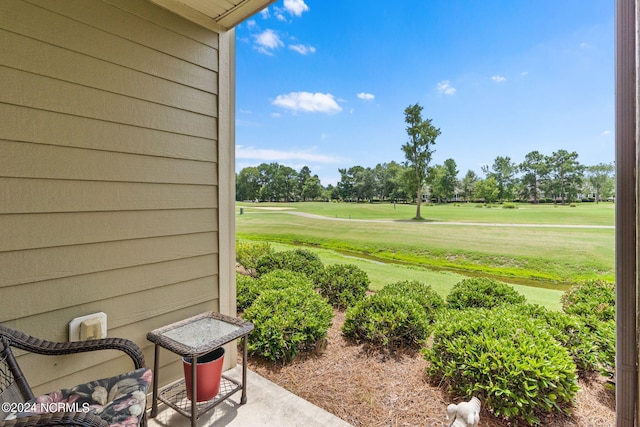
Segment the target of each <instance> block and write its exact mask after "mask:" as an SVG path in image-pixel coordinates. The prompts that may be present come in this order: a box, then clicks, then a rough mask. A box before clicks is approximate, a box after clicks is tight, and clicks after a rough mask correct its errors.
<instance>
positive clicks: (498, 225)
mask: <svg viewBox="0 0 640 427" xmlns="http://www.w3.org/2000/svg"><path fill="white" fill-rule="evenodd" d="M257 209H260V208H257ZM270 211H271V212H278V213H286V214H289V215H296V216H302V217H305V218H313V219H319V220H326V221H357V222H409V223H412V224H424V225H425V226H428V225H460V226H474V227H523V228H586V229H589V228H592V229H594V228H595V229H598V228H599V229H608V230H614V229H615V226H614V225H577V224H498V223H490V222H454V221H452V222H446V221H422V222H417V221H412V220H393V219H351V218H334V217H330V216H322V215H316V214H310V213H306V212H297V211H292V210H288V209H282V210H280V209H278V210H276V209H273V210H270ZM245 213H247V212H245ZM255 213H257V212H255ZM265 213H266V212H265Z"/></svg>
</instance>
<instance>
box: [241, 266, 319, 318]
mask: <svg viewBox="0 0 640 427" xmlns="http://www.w3.org/2000/svg"><path fill="white" fill-rule="evenodd" d="M236 277H237V276H236ZM245 277H248V276H245ZM236 287H237V294H238V296H237V300H238V302H237V305H238V309H241V310H246V309H247V308H248V307H249V306H251V304H253V302H254V301H255V300H256V298H258V296H260V294H261V293H262V292H264V291H265V290H270V289H285V288H291V287H296V288H304V289H308V290H313V282H312V281H311V279H309V278H307V277H306V276H305V275H303V274H301V273H296V272H295V271H288V270H273V271H270V272H269V273H267V274H264V275H262V276H260V277H259V278H258V279H254V278H250V280H246V279H241V283H238V282H236Z"/></svg>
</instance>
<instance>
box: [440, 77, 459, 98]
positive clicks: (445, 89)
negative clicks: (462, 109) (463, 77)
mask: <svg viewBox="0 0 640 427" xmlns="http://www.w3.org/2000/svg"><path fill="white" fill-rule="evenodd" d="M438 93H444V94H445V95H455V94H456V88H455V87H453V86H451V83H450V82H449V80H443V81H441V82H440V83H438Z"/></svg>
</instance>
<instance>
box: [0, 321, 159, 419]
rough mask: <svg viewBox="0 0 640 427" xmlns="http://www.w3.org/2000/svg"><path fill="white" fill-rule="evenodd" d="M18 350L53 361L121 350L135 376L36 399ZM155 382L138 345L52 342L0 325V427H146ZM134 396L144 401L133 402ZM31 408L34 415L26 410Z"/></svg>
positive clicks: (112, 340)
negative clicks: (16, 353)
mask: <svg viewBox="0 0 640 427" xmlns="http://www.w3.org/2000/svg"><path fill="white" fill-rule="evenodd" d="M12 347H13V348H18V349H21V350H25V351H28V352H31V353H37V354H43V355H50V356H51V355H64V354H74V353H82V352H90V351H96V350H120V351H122V352H124V353H126V354H127V355H128V356H129V357H130V358H131V359H132V361H133V364H134V367H135V371H132V372H130V373H127V374H123V375H120V376H117V377H112V378H105V379H103V380H97V381H92V382H90V383H87V384H81V385H79V386H76V387H73V388H70V389H65V390H60V391H56V392H53V393H51V394H49V395H43V396H39V397H36V396H35V395H34V394H33V392H32V390H31V387H29V384H28V383H27V380H26V378H25V376H24V375H23V374H22V371H21V369H20V366H18V363H17V361H16V359H15V357H14V355H13V353H12V351H11V348H12ZM150 382H151V370H150V369H148V368H146V367H145V362H144V356H143V354H142V352H141V350H140V348H139V347H138V346H137V345H136V344H135V343H134V342H133V341H130V340H127V339H123V338H104V339H98V340H88V341H77V342H52V341H45V340H41V339H38V338H35V337H32V336H30V335H27V334H25V333H22V332H20V331H16V330H13V329H10V328H7V327H6V326H2V325H0V405H2V406H1V408H2V410H0V426H16V427H19V426H57V425H66V426H109V425H110V424H113V425H123V424H127V423H129V424H127V425H130V423H132V422H136V423H139V425H141V426H146V411H145V410H144V407H145V403H146V391H147V389H148V386H149V384H150ZM116 389H118V390H120V392H118V393H114V391H115V390H116ZM96 393H97V394H96ZM127 393H128V394H127ZM132 395H133V396H135V398H136V399H138V400H137V401H134V400H132ZM107 396H108V397H109V398H112V397H114V396H115V397H117V400H115V401H109V402H107V401H106V400H107ZM60 398H62V399H60ZM46 399H49V400H46ZM51 399H53V402H56V403H54V404H50V403H46V402H52V400H51ZM58 399H60V400H58ZM96 399H97V400H98V402H96ZM127 399H128V400H127ZM61 402H64V403H61ZM114 402H115V403H114ZM123 402H129V403H123ZM136 403H137V405H138V406H137V407H135V411H134V410H133V408H134V406H133V404H136ZM36 405H41V406H36ZM127 405H129V406H127ZM51 407H53V408H54V410H56V409H64V410H67V409H69V408H71V410H73V412H57V411H55V412H51V411H50V410H47V409H50V408H51ZM25 408H27V409H28V411H24V409H25ZM114 408H115V409H114ZM77 409H79V410H77ZM127 410H128V411H130V412H129V413H127V414H126V415H128V416H126V418H127V419H126V420H125V421H124V422H123V419H124V417H125V415H123V414H124V412H126V411H127ZM117 411H119V412H117ZM131 414H133V415H131ZM118 417H119V418H118ZM136 418H137V419H136Z"/></svg>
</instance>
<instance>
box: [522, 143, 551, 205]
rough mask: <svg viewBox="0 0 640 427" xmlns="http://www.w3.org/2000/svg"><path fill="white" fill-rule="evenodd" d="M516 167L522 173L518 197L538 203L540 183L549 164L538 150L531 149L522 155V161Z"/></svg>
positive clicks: (547, 172) (547, 170)
mask: <svg viewBox="0 0 640 427" xmlns="http://www.w3.org/2000/svg"><path fill="white" fill-rule="evenodd" d="M518 169H519V170H520V172H522V174H523V175H522V191H521V193H520V197H522V198H523V199H526V200H533V203H538V201H539V196H540V192H541V188H540V186H541V183H542V181H543V180H545V179H546V178H547V175H548V174H549V165H548V163H547V162H546V160H545V156H544V155H543V154H541V153H540V152H539V151H532V152H530V153H528V154H527V155H526V156H525V157H524V161H523V162H522V163H520V164H519V165H518Z"/></svg>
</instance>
